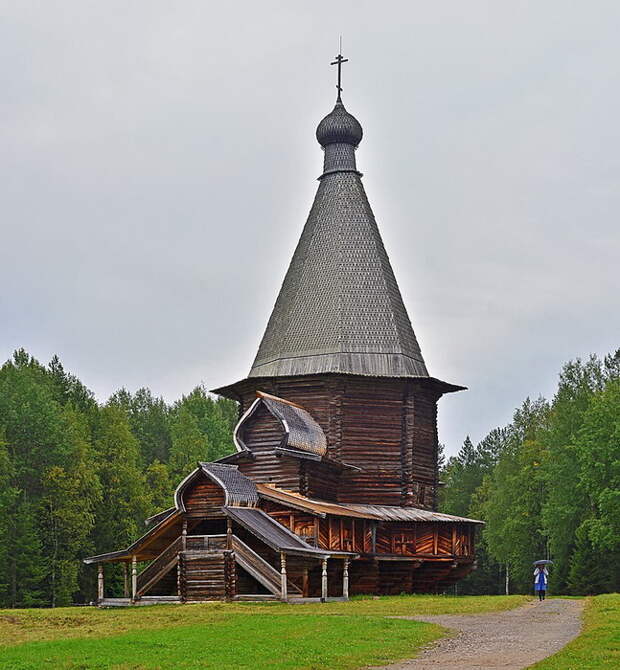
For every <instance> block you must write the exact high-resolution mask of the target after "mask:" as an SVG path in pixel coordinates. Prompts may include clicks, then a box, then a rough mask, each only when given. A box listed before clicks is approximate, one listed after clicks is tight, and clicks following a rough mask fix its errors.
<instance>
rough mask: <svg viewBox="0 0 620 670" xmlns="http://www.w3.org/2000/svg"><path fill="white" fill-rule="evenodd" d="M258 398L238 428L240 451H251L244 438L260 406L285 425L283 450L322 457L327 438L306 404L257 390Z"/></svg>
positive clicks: (235, 436)
mask: <svg viewBox="0 0 620 670" xmlns="http://www.w3.org/2000/svg"><path fill="white" fill-rule="evenodd" d="M256 395H257V396H258V397H257V398H256V400H255V401H254V402H253V403H252V405H251V406H250V408H249V409H248V411H247V412H246V413H245V414H244V415H243V416H242V417H241V419H240V420H239V423H238V424H237V425H236V427H235V431H234V433H233V438H234V441H235V445H236V446H237V450H238V451H250V449H248V447H247V446H246V444H245V443H244V441H243V438H242V436H241V435H242V432H243V428H244V426H245V424H246V423H247V421H248V420H249V419H250V418H251V417H252V416H253V415H254V414H255V413H256V412H257V410H258V409H259V408H260V407H265V408H266V409H267V411H268V412H270V414H272V416H274V417H275V418H276V419H277V420H278V421H279V422H280V425H281V426H282V430H283V431H284V437H283V439H282V442H281V444H280V447H279V448H280V449H281V450H282V451H286V452H289V453H290V454H291V455H298V456H302V457H303V456H307V457H310V458H312V459H313V460H321V458H322V457H323V456H324V455H325V454H326V453H327V438H326V437H325V433H324V432H323V429H322V428H321V426H319V424H318V423H317V422H316V421H315V420H314V419H313V418H312V416H310V414H309V413H308V412H306V410H305V409H304V408H303V407H300V406H299V405H296V404H295V403H292V402H289V401H288V400H284V398H278V397H276V396H273V395H269V394H268V393H262V392H260V391H259V392H257V394H256Z"/></svg>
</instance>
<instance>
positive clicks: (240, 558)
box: [232, 535, 303, 597]
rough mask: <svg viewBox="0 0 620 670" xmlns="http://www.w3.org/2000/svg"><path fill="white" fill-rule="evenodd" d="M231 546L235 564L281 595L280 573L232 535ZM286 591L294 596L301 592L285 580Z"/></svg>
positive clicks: (271, 590)
mask: <svg viewBox="0 0 620 670" xmlns="http://www.w3.org/2000/svg"><path fill="white" fill-rule="evenodd" d="M232 548H233V551H234V555H235V561H236V563H237V565H239V566H240V567H242V568H243V569H244V570H245V571H246V572H247V573H249V574H250V575H252V577H254V579H256V581H257V582H259V583H260V584H262V585H263V586H264V587H265V588H266V589H267V590H268V591H269V592H270V593H272V594H273V595H274V596H278V597H280V596H281V595H282V591H281V589H282V582H281V576H280V573H279V572H278V571H277V570H276V569H275V568H274V567H273V566H272V565H270V564H269V563H267V561H266V560H265V559H264V558H262V557H261V556H259V555H258V554H257V553H256V552H255V551H254V550H253V549H250V547H248V545H247V544H246V543H245V542H243V541H242V540H240V539H239V538H238V537H237V536H236V535H233V539H232ZM287 588H288V593H289V595H291V596H294V597H301V596H302V595H303V594H302V592H301V590H300V589H299V588H297V586H295V585H294V584H292V583H291V582H290V581H288V582H287Z"/></svg>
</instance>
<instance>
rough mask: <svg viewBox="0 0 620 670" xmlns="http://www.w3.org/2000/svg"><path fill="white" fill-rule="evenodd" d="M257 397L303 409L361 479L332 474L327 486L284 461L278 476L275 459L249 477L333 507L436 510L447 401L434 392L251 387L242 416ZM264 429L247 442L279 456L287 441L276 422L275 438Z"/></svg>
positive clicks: (334, 379) (407, 387)
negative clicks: (441, 412) (441, 410)
mask: <svg viewBox="0 0 620 670" xmlns="http://www.w3.org/2000/svg"><path fill="white" fill-rule="evenodd" d="M257 390H260V391H265V392H267V393H271V394H273V395H276V396H279V397H282V398H285V399H286V400H290V401H292V402H295V403H297V404H299V405H301V406H302V407H304V408H305V409H306V410H307V411H308V412H310V414H312V416H313V417H314V418H315V419H316V421H317V422H318V423H319V425H320V426H321V427H322V429H323V430H324V432H325V434H326V436H327V441H328V450H329V452H328V453H329V456H330V457H332V458H334V459H337V460H340V461H342V462H344V463H348V464H350V465H354V466H357V467H359V468H362V471H361V472H351V471H350V470H345V471H343V472H342V474H339V473H338V472H337V471H336V472H333V471H332V474H331V477H330V480H329V481H327V479H326V478H325V473H326V471H327V470H325V471H324V472H320V471H319V470H318V469H316V470H314V471H313V470H312V469H309V468H308V466H307V465H305V466H304V468H305V470H302V471H301V472H297V473H294V472H293V471H294V469H295V467H294V466H293V464H291V463H286V465H285V461H284V460H282V461H280V462H279V468H278V461H276V460H274V459H273V458H272V460H271V462H270V463H269V464H267V462H266V461H265V460H262V461H261V464H260V465H259V464H256V465H255V466H252V465H251V464H248V465H246V464H244V465H243V466H242V467H243V468H244V472H247V474H250V473H253V472H256V473H257V474H258V476H260V477H261V479H259V480H258V481H277V482H278V485H279V486H281V487H282V488H287V487H290V486H295V488H293V490H295V491H298V490H300V491H304V492H305V495H308V496H311V497H312V496H314V497H317V498H323V499H326V500H335V499H337V500H339V501H340V502H358V503H367V504H379V505H404V506H414V507H419V508H422V509H434V507H435V504H436V491H437V477H438V473H437V444H438V442H437V400H438V399H439V397H440V394H439V393H438V392H436V391H435V390H433V389H432V388H430V386H429V385H425V384H424V383H421V382H418V381H411V380H405V379H382V378H374V377H373V378H371V377H369V378H366V377H354V376H344V375H316V376H309V377H290V378H272V379H261V380H254V379H246V380H244V381H243V382H240V383H239V384H238V385H237V386H236V391H237V393H238V396H237V398H238V399H239V400H240V403H241V407H240V412H245V411H246V410H247V409H248V407H250V405H251V404H252V403H253V402H254V400H255V399H256V391H257ZM263 411H264V413H265V414H269V413H268V412H267V411H266V410H263ZM257 414H258V413H257ZM267 422H269V420H267ZM258 423H259V422H257V427H256V428H255V429H254V428H253V429H252V430H254V431H255V432H256V435H255V436H253V437H250V436H248V437H247V438H246V439H247V440H250V439H255V440H257V442H256V443H257V445H258V448H259V449H260V448H261V445H262V444H264V445H265V447H267V446H269V448H271V449H273V448H274V447H275V446H277V444H279V440H280V439H281V437H282V433H281V432H278V430H277V428H276V424H277V421H276V420H275V419H273V418H272V423H271V435H268V433H269V430H268V428H267V425H264V426H258ZM261 432H262V434H259V433H261ZM263 441H265V442H263ZM246 443H247V444H248V446H250V445H249V443H248V442H246ZM267 443H268V444H267ZM276 443H277V444H276ZM290 460H291V459H286V461H290ZM267 470H268V472H266V471H267ZM296 479H298V481H297V484H296V485H295V481H294V480H296ZM336 491H337V497H336V498H335V497H334V496H335V492H336Z"/></svg>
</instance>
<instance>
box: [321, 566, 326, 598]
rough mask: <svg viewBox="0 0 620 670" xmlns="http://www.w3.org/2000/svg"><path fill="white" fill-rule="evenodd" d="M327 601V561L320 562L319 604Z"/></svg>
mask: <svg viewBox="0 0 620 670" xmlns="http://www.w3.org/2000/svg"><path fill="white" fill-rule="evenodd" d="M326 600H327V559H326V558H324V559H322V560H321V602H322V603H324V602H325V601H326Z"/></svg>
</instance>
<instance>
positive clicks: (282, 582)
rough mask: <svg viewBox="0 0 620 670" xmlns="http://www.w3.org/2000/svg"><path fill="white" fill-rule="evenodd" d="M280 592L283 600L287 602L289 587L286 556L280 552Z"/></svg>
mask: <svg viewBox="0 0 620 670" xmlns="http://www.w3.org/2000/svg"><path fill="white" fill-rule="evenodd" d="M280 590H281V599H282V600H283V601H284V602H286V601H287V600H288V586H287V580H286V554H285V553H284V552H283V551H281V552H280Z"/></svg>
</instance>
